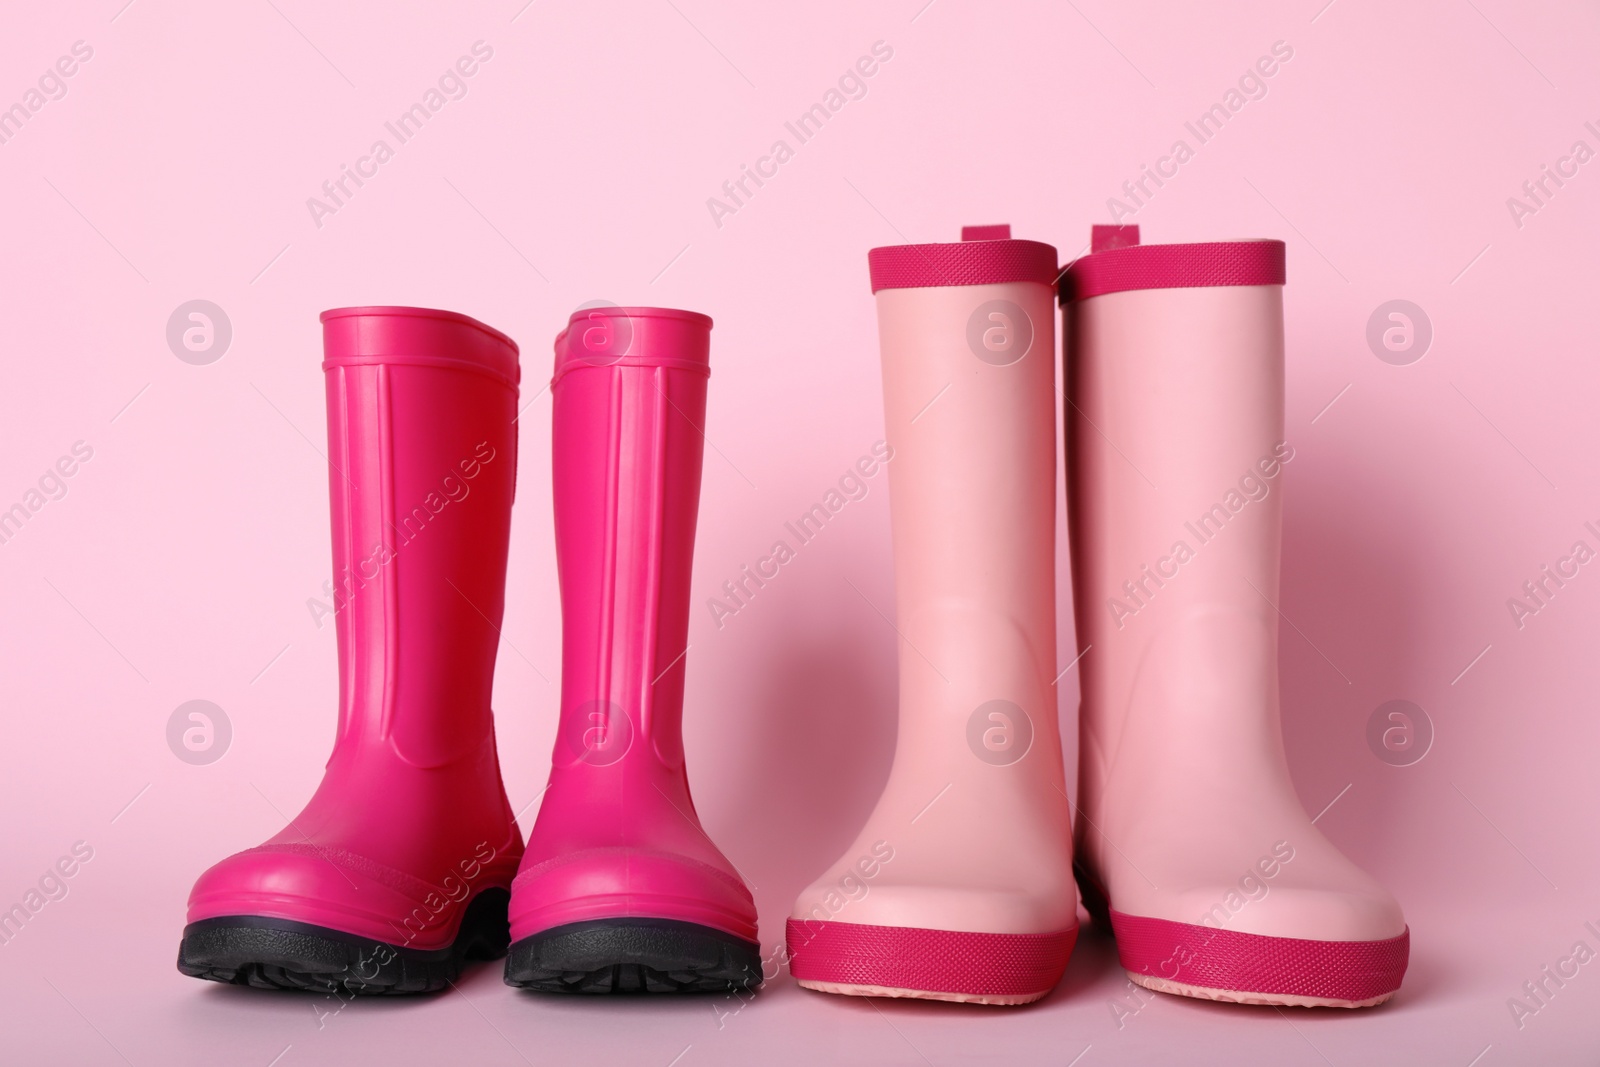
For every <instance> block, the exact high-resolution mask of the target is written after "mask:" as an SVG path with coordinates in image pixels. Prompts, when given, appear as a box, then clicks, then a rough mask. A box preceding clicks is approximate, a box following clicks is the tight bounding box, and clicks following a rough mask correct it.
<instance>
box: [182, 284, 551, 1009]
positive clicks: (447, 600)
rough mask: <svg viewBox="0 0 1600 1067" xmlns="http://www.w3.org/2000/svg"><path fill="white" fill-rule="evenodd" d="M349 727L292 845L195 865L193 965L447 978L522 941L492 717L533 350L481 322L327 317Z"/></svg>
mask: <svg viewBox="0 0 1600 1067" xmlns="http://www.w3.org/2000/svg"><path fill="white" fill-rule="evenodd" d="M322 323H323V341H324V346H325V351H326V358H325V360H324V362H323V365H322V366H323V370H324V371H325V372H326V384H327V400H328V467H329V485H330V490H331V492H330V494H329V495H330V503H331V513H332V522H333V565H334V573H335V575H336V582H337V586H338V587H337V589H335V590H334V593H333V597H334V603H335V605H336V609H337V610H336V612H335V623H336V631H337V634H338V648H339V722H338V730H337V735H336V737H335V739H334V745H333V754H332V756H331V757H330V758H329V760H328V763H327V769H326V771H325V772H324V775H323V778H322V783H321V785H319V786H318V787H317V791H316V793H315V794H314V795H313V796H312V797H311V800H310V802H309V803H308V804H306V806H305V808H304V810H302V811H301V812H300V814H299V815H297V816H296V817H295V818H293V819H291V820H289V825H288V826H286V827H285V828H284V829H283V831H282V832H281V833H279V834H277V836H275V837H273V838H272V839H270V840H269V841H267V842H266V843H265V844H263V845H260V846H259V847H256V848H252V849H248V850H246V851H244V852H240V853H238V854H236V855H233V856H230V857H229V858H227V859H225V860H223V861H222V862H221V863H219V864H217V865H216V866H214V867H212V868H211V869H210V870H208V871H206V872H205V873H204V874H203V875H201V876H200V879H199V881H198V882H196V883H195V886H194V891H193V892H192V893H191V894H190V897H189V925H188V926H187V927H186V928H185V929H184V933H183V943H182V945H181V947H180V948H179V950H178V969H179V970H180V971H182V972H183V973H184V974H187V975H191V976H193V977H196V978H208V979H211V980H213V981H218V982H228V983H232V984H235V985H252V986H260V987H263V988H278V989H312V990H319V991H323V992H334V993H338V994H340V995H341V996H342V995H344V994H346V993H415V992H427V991H431V990H436V989H440V988H443V987H444V986H445V985H446V984H447V983H449V982H452V981H454V980H455V978H456V977H457V976H458V975H459V974H460V972H461V967H462V962H463V960H465V959H469V958H470V959H477V958H482V959H495V958H498V957H499V956H501V955H502V954H504V952H505V948H506V943H507V938H508V934H507V925H506V901H507V896H508V890H509V887H510V884H511V878H512V876H513V874H514V873H515V871H516V866H517V862H518V861H519V860H520V859H521V857H522V837H521V834H520V833H519V831H518V829H517V825H516V821H515V819H514V818H513V816H512V812H511V808H510V806H509V805H508V804H507V802H506V795H505V790H504V788H503V787H502V786H501V783H500V764H499V759H498V757H497V755H496V752H495V738H494V725H493V721H492V718H491V712H490V708H489V696H490V688H491V685H492V682H493V679H494V661H495V652H496V646H497V644H498V642H499V636H500V635H499V629H500V619H501V612H502V608H503V605H504V598H505V577H506V548H507V544H508V542H509V537H510V527H511V499H512V493H513V488H514V486H515V484H516V462H517V459H516V448H517V441H516V426H515V424H514V423H513V421H512V420H513V419H514V418H515V416H516V413H517V379H518V365H517V346H516V345H515V343H513V342H512V341H511V339H510V338H508V337H506V336H505V335H504V334H502V333H500V332H498V331H497V330H492V329H490V328H489V327H487V326H485V325H483V324H482V323H480V322H477V321H475V320H473V319H470V318H468V317H466V316H465V315H457V314H454V313H452V312H448V311H429V310H425V309H421V308H404V307H365V308H341V309H338V310H335V311H326V312H323V315H322Z"/></svg>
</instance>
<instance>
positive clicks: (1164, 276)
mask: <svg viewBox="0 0 1600 1067" xmlns="http://www.w3.org/2000/svg"><path fill="white" fill-rule="evenodd" d="M1091 248H1092V251H1091V252H1090V253H1089V254H1088V255H1086V256H1084V257H1083V258H1081V259H1079V260H1077V261H1076V262H1075V263H1074V264H1073V265H1072V267H1071V268H1070V269H1069V270H1068V271H1067V273H1066V274H1065V275H1064V277H1063V278H1062V283H1061V297H1062V304H1063V308H1064V313H1065V317H1066V330H1065V332H1066V338H1067V343H1066V361H1067V379H1068V395H1069V397H1070V398H1071V404H1070V405H1069V406H1068V408H1067V428H1068V430H1067V455H1068V457H1069V462H1070V464H1071V467H1070V471H1069V474H1070V477H1069V480H1068V485H1069V490H1070V493H1069V497H1070V513H1071V523H1072V579H1073V587H1074V596H1075V598H1076V608H1077V623H1078V640H1079V642H1081V643H1082V644H1084V645H1086V646H1092V647H1091V650H1090V651H1089V652H1088V653H1087V654H1086V655H1085V656H1084V659H1083V664H1082V668H1081V669H1082V672H1083V674H1082V679H1081V683H1082V687H1083V702H1082V708H1081V714H1080V729H1081V744H1080V753H1081V760H1080V764H1079V786H1078V788H1079V794H1080V799H1079V804H1080V807H1081V809H1082V811H1081V816H1080V818H1079V820H1078V826H1077V829H1078V851H1077V855H1078V862H1079V878H1080V883H1081V884H1082V886H1083V895H1084V902H1085V903H1086V904H1087V905H1089V908H1090V911H1091V912H1092V913H1093V914H1094V915H1095V918H1096V920H1097V921H1099V922H1102V923H1107V922H1108V923H1109V925H1110V928H1111V929H1112V930H1113V931H1115V934H1116V939H1117V950H1118V952H1119V954H1120V955H1121V957H1122V966H1123V968H1124V969H1125V970H1126V971H1127V973H1128V977H1129V978H1130V979H1132V980H1133V981H1134V982H1137V983H1138V984H1139V985H1141V986H1144V987H1145V988H1147V989H1155V990H1159V991H1161V992H1165V993H1177V994H1182V995H1185V996H1191V997H1202V998H1205V999H1209V1000H1224V1001H1241V1002H1244V1003H1247V1004H1272V1005H1303V1006H1316V1007H1343V1008H1357V1007H1366V1006H1370V1005H1373V1004H1378V1003H1381V1002H1383V1001H1385V1000H1387V999H1388V998H1389V997H1391V996H1393V995H1394V992H1395V990H1397V989H1399V987H1400V980H1401V977H1402V976H1403V975H1404V974H1405V969H1406V961H1407V958H1408V952H1409V945H1410V935H1409V933H1408V931H1407V929H1406V923H1405V919H1404V917H1403V916H1402V915H1401V912H1400V906H1399V904H1397V903H1396V902H1395V899H1394V897H1392V896H1390V895H1389V893H1388V892H1387V891H1386V890H1385V889H1384V888H1383V887H1382V886H1381V885H1379V884H1378V883H1377V881H1376V880H1374V879H1373V878H1372V877H1371V876H1370V875H1368V874H1367V873H1366V872H1364V871H1362V870H1361V869H1360V868H1358V867H1357V866H1356V865H1355V864H1354V863H1352V862H1350V860H1349V859H1347V858H1345V856H1344V855H1343V854H1342V853H1340V852H1339V850H1338V849H1337V848H1336V847H1335V846H1334V845H1333V843H1332V842H1330V841H1329V840H1328V839H1327V838H1326V837H1324V836H1323V835H1322V832H1321V831H1320V830H1319V829H1318V828H1317V827H1316V826H1315V825H1314V824H1313V821H1312V819H1311V818H1310V817H1308V816H1307V815H1306V812H1305V809H1304V808H1302V807H1301V805H1300V800H1299V797H1298V796H1297V795H1296V793H1295V788H1294V783H1293V781H1292V780H1291V779H1290V777H1289V767H1288V762H1287V760H1286V759H1285V756H1284V747H1283V730H1282V725H1281V723H1280V721H1279V710H1278V630H1279V613H1278V605H1279V604H1280V599H1279V593H1278V588H1279V586H1278V570H1279V557H1280V541H1281V537H1282V526H1283V488H1282V487H1283V481H1284V468H1285V466H1286V465H1288V464H1290V463H1292V462H1293V460H1294V456H1295V450H1294V441H1293V440H1292V439H1291V438H1287V437H1285V431H1284V403H1283V396H1284V393H1283V385H1284V348H1283V284H1284V246H1283V243H1282V242H1281V241H1222V242H1214V243H1207V244H1181V245H1140V244H1139V234H1138V228H1137V227H1134V226H1127V227H1110V226H1096V227H1095V228H1094V239H1093V242H1092V244H1091Z"/></svg>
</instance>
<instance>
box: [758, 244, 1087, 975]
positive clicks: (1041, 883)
mask: <svg viewBox="0 0 1600 1067" xmlns="http://www.w3.org/2000/svg"><path fill="white" fill-rule="evenodd" d="M962 236H963V238H965V240H964V241H963V242H962V243H960V244H929V245H903V246H898V247H891V248H877V249H873V251H872V252H871V254H870V256H869V264H870V266H871V272H872V289H873V291H874V292H875V293H876V294H877V304H878V337H879V342H880V346H881V349H882V356H883V393H884V407H885V412H884V414H885V423H886V427H887V438H888V443H889V445H890V446H891V447H892V449H893V452H892V454H891V456H892V458H891V459H890V461H889V464H888V467H889V509H890V518H891V523H892V526H893V531H894V566H895V587H896V616H897V621H896V623H895V626H896V629H897V630H898V632H899V635H900V654H899V673H900V711H899V723H900V727H899V737H898V741H897V743H896V748H895V756H894V764H893V767H892V768H891V770H890V772H889V781H888V784H887V785H886V786H885V787H884V791H883V795H882V797H881V798H880V799H879V801H878V804H877V807H876V808H875V809H874V810H873V812H872V815H871V816H870V817H869V818H868V819H867V823H866V826H865V827H864V828H863V829H862V830H861V832H860V834H859V835H857V837H856V840H855V843H854V844H852V845H851V846H850V848H849V850H848V851H846V852H845V854H844V855H843V856H841V857H840V858H839V860H838V861H837V862H836V863H834V864H833V866H831V867H830V868H829V869H828V870H827V872H826V873H825V874H823V875H822V877H821V878H819V879H818V880H817V881H816V882H814V883H813V884H812V885H811V886H809V887H808V888H807V889H806V890H805V891H804V892H803V893H801V894H800V897H799V899H798V900H797V901H796V902H795V906H794V910H793V912H792V914H791V917H790V919H789V923H788V945H789V955H790V959H791V969H792V972H793V974H794V976H795V978H796V979H798V980H799V982H800V984H801V985H803V986H806V987H808V988H811V989H819V990H823V991H826V992H830V993H845V994H852V995H860V996H895V997H921V998H926V999H933V1000H954V1001H969V1002H976V1003H982V1004H1024V1003H1027V1002H1029V1001H1033V1000H1037V999H1039V998H1040V997H1042V996H1044V995H1045V994H1046V993H1048V992H1049V991H1050V990H1051V988H1053V987H1054V986H1055V984H1056V982H1057V981H1059V980H1060V978H1061V974H1062V972H1063V970H1064V969H1065V968H1066V964H1067V957H1068V956H1069V955H1070V954H1071V951H1072V944H1073V941H1074V939H1075V938H1076V936H1077V918H1076V914H1077V894H1076V893H1075V891H1074V889H1073V882H1072V853H1071V838H1072V830H1071V826H1070V823H1069V805H1068V800H1067V796H1066V793H1065V791H1064V790H1065V786H1064V781H1063V774H1062V762H1061V742H1060V733H1059V728H1058V726H1057V722H1056V690H1055V688H1054V686H1053V684H1052V683H1053V681H1054V679H1055V677H1056V628H1055V529H1056V525H1055V471H1056V466H1055V457H1056V438H1055V397H1056V391H1055V388H1054V384H1055V309H1054V306H1053V292H1052V282H1053V281H1054V279H1055V274H1056V252H1055V249H1054V248H1052V247H1050V246H1049V245H1045V244H1039V243H1037V242H1034V241H1014V240H1011V239H1010V228H1009V227H1005V226H994V227H968V228H967V229H966V230H964V231H963V234H962Z"/></svg>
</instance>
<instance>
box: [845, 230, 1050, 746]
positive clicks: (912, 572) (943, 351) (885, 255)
mask: <svg viewBox="0 0 1600 1067" xmlns="http://www.w3.org/2000/svg"><path fill="white" fill-rule="evenodd" d="M869 262H870V265H871V268H872V281H873V289H874V292H875V299H876V301H877V305H878V335H879V343H880V350H881V353H882V366H883V393H884V409H885V412H884V413H885V424H886V428H887V435H886V436H887V439H888V443H889V445H890V447H891V449H892V452H891V457H892V460H891V462H890V463H889V464H888V466H889V510H890V522H891V526H892V531H893V540H894V559H895V595H896V626H897V629H898V630H899V631H900V634H901V635H902V636H903V638H904V640H903V641H902V643H901V645H900V692H901V699H900V706H901V738H902V741H901V749H902V750H906V749H907V748H914V747H915V746H916V745H917V741H916V739H917V738H918V737H920V736H922V735H923V734H925V733H927V732H928V731H929V730H930V728H931V729H934V730H936V731H938V732H939V733H940V735H941V736H942V737H943V738H944V744H943V745H942V746H941V747H948V748H950V749H951V753H952V754H953V755H955V756H957V757H958V758H964V759H967V760H970V758H971V754H969V753H968V752H966V751H965V749H966V748H967V747H970V745H971V744H972V743H974V738H975V739H976V742H975V743H977V744H978V745H979V746H980V747H979V748H978V749H977V750H976V751H981V752H982V753H983V754H984V756H983V757H982V758H987V759H991V760H993V761H995V762H997V763H1002V764H1003V762H1004V761H1006V760H1008V759H1011V758H1015V757H1017V756H1019V755H1020V752H1023V751H1026V748H1027V747H1035V748H1039V749H1041V750H1047V751H1049V752H1052V753H1053V752H1055V751H1056V750H1057V748H1056V746H1057V741H1056V739H1057V737H1058V729H1057V726H1056V705H1055V691H1054V689H1052V688H1051V686H1050V683H1051V680H1052V678H1053V677H1054V674H1055V672H1054V669H1053V665H1054V662H1055V632H1056V631H1055V489H1056V484H1055V483H1056V458H1055V457H1056V445H1055V396H1056V393H1055V389H1054V385H1055V359H1054V353H1055V321H1054V308H1053V295H1052V290H1051V284H1050V283H1051V282H1052V281H1053V279H1054V277H1055V273H1056V253H1055V249H1054V248H1052V247H1050V246H1049V245H1044V244H1039V243H1037V242H1033V241H1020V240H1011V239H1010V237H1009V227H968V228H967V229H966V230H965V231H963V241H962V242H961V243H959V244H956V243H951V244H932V245H908V246H898V247H890V248H880V249H875V250H873V252H872V253H871V256H870V257H869ZM985 707H987V708H989V712H984V713H982V714H980V713H979V710H978V709H980V708H985ZM997 709H998V710H997ZM990 712H995V713H996V714H997V715H998V718H996V717H995V716H994V715H991V714H990ZM974 715H976V716H977V722H978V727H977V729H976V732H975V734H974V738H967V737H966V735H965V732H964V731H963V729H962V727H964V725H965V721H966V720H967V719H968V718H970V717H972V716H974ZM951 718H956V719H960V720H962V721H960V722H956V723H955V724H954V725H955V726H956V729H955V731H954V737H955V742H954V743H953V744H951V743H950V735H951V734H952V731H951V725H950V723H948V722H946V721H945V720H947V719H951ZM984 739H988V741H990V742H993V744H987V743H986V742H985V740H984ZM995 745H999V746H1000V747H999V748H996V747H995ZM1015 745H1021V746H1025V747H1023V748H1022V749H1020V751H1013V750H1012V748H1011V746H1015ZM1046 746H1048V749H1046Z"/></svg>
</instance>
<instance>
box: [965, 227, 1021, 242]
mask: <svg viewBox="0 0 1600 1067" xmlns="http://www.w3.org/2000/svg"><path fill="white" fill-rule="evenodd" d="M961 239H962V240H963V241H1009V240H1011V226H1010V224H1009V223H1008V224H1005V225H1001V226H963V227H961Z"/></svg>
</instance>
